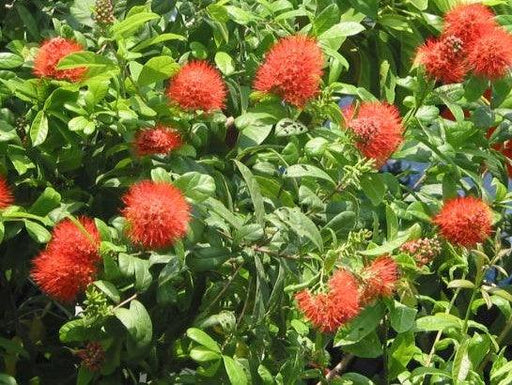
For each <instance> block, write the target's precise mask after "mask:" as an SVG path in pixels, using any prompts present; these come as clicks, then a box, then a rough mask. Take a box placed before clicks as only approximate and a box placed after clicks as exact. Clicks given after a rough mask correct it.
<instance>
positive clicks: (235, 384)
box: [222, 356, 247, 385]
mask: <svg viewBox="0 0 512 385" xmlns="http://www.w3.org/2000/svg"><path fill="white" fill-rule="evenodd" d="M222 359H223V361H224V368H226V373H227V374H228V378H229V381H230V382H231V384H232V385H246V384H247V376H246V374H245V372H244V369H243V366H242V364H240V363H239V362H238V361H235V360H234V359H233V358H231V357H229V356H222Z"/></svg>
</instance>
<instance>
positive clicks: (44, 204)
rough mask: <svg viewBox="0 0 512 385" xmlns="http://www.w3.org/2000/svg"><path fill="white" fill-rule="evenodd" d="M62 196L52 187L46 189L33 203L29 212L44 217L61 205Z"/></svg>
mask: <svg viewBox="0 0 512 385" xmlns="http://www.w3.org/2000/svg"><path fill="white" fill-rule="evenodd" d="M60 200H61V196H60V194H59V193H58V192H57V191H55V190H54V189H53V188H51V187H47V188H45V189H44V191H43V193H42V194H41V195H39V197H38V198H37V200H36V201H35V202H34V203H33V204H32V206H31V207H30V209H29V212H30V213H31V214H34V215H39V216H41V217H44V216H45V215H47V214H48V213H49V212H50V211H52V210H53V209H56V208H57V207H59V206H60Z"/></svg>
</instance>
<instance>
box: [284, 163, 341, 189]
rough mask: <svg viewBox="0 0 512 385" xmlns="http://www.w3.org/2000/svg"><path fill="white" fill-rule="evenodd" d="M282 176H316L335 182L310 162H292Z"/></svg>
mask: <svg viewBox="0 0 512 385" xmlns="http://www.w3.org/2000/svg"><path fill="white" fill-rule="evenodd" d="M284 176H285V177H287V178H304V177H310V178H318V179H323V180H326V181H328V182H331V183H332V184H333V185H335V184H336V183H335V182H334V180H333V179H332V178H331V177H330V176H329V174H327V173H326V172H325V171H323V170H321V169H319V168H318V167H316V166H313V165H310V164H294V165H293V166H290V167H288V168H287V169H286V172H285V174H284Z"/></svg>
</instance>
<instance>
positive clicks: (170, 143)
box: [134, 124, 182, 156]
mask: <svg viewBox="0 0 512 385" xmlns="http://www.w3.org/2000/svg"><path fill="white" fill-rule="evenodd" d="M181 145H182V140H181V136H180V134H179V132H178V131H176V130H174V129H172V128H169V127H165V126H164V125H162V124H159V125H157V126H155V127H153V128H151V129H147V130H140V131H138V132H137V133H136V134H135V141H134V147H135V152H136V153H137V155H138V156H145V155H154V154H160V155H165V154H168V153H169V152H171V151H172V150H175V149H176V148H178V147H180V146H181Z"/></svg>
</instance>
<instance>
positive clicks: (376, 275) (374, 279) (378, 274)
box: [361, 255, 399, 304]
mask: <svg viewBox="0 0 512 385" xmlns="http://www.w3.org/2000/svg"><path fill="white" fill-rule="evenodd" d="M361 275H362V277H363V280H364V286H363V291H362V294H361V303H363V304H367V303H370V302H372V301H374V300H376V299H378V298H382V297H391V296H392V295H393V292H394V291H395V288H396V283H397V281H398V277H399V273H398V265H397V264H396V262H395V261H394V260H393V258H391V257H390V256H389V255H382V256H380V257H378V258H376V259H375V260H373V261H372V262H371V264H370V265H369V266H367V267H365V268H364V270H363V272H362V274H361Z"/></svg>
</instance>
